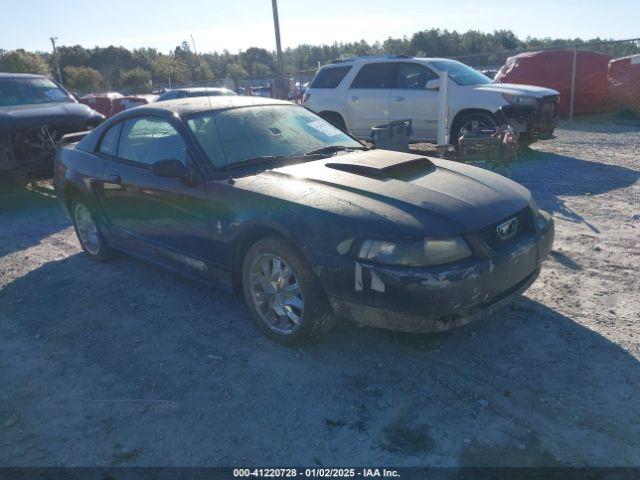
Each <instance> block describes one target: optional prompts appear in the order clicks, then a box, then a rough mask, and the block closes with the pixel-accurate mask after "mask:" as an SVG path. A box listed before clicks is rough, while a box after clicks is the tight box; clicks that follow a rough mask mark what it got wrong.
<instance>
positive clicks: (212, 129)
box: [187, 105, 363, 167]
mask: <svg viewBox="0 0 640 480" xmlns="http://www.w3.org/2000/svg"><path fill="white" fill-rule="evenodd" d="M187 124H188V125H189V128H190V129H191V131H192V132H193V134H194V135H195V137H196V139H197V140H198V143H199V144H200V146H201V147H202V149H203V150H204V151H205V153H206V154H207V157H208V158H209V160H210V161H211V163H212V164H213V165H214V166H215V167H224V166H227V165H231V164H238V163H241V162H244V161H246V160H250V159H255V158H256V157H294V156H299V155H305V154H307V153H309V152H311V151H313V150H318V149H320V148H324V147H334V146H342V147H347V148H363V146H362V144H360V143H359V142H357V141H355V140H354V139H352V138H351V137H349V136H348V135H347V134H345V133H344V132H342V131H341V130H339V129H337V128H336V127H334V126H333V125H331V124H330V123H328V122H327V121H326V120H323V119H322V118H320V117H318V116H317V115H315V114H313V113H311V112H309V111H308V110H306V109H304V108H302V107H298V106H294V105H291V106H289V105H268V106H251V107H241V108H233V109H229V110H222V111H216V112H204V113H200V114H197V115H194V116H192V117H190V118H189V119H188V120H187Z"/></svg>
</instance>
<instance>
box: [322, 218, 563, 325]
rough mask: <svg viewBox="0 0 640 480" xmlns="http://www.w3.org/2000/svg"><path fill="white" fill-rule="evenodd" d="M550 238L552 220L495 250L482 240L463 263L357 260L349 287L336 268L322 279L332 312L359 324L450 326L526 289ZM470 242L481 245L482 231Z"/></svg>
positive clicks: (548, 247) (467, 320) (489, 310)
mask: <svg viewBox="0 0 640 480" xmlns="http://www.w3.org/2000/svg"><path fill="white" fill-rule="evenodd" d="M471 237H474V238H471ZM553 237H554V225H553V219H550V220H549V221H548V223H547V224H546V226H545V228H544V229H543V230H538V229H536V230H535V232H534V233H532V234H531V235H527V236H523V237H521V238H519V239H517V241H514V242H512V243H510V244H509V245H508V246H501V247H500V248H499V251H497V250H495V249H492V248H491V247H490V246H488V245H486V244H484V245H485V247H487V248H486V249H485V252H486V255H474V257H473V258H470V259H468V260H466V261H463V262H457V263H455V264H450V265H441V266H438V267H424V268H409V267H389V266H379V265H372V264H366V263H362V262H360V263H358V262H356V265H355V266H352V267H351V269H350V272H352V273H351V275H355V276H356V277H357V276H358V275H360V276H361V277H360V278H359V279H358V278H356V283H355V288H354V282H353V278H354V277H353V276H351V281H350V282H349V283H350V285H349V286H347V285H346V282H347V281H345V279H344V274H342V275H340V274H339V272H338V269H337V268H325V269H323V271H322V272H321V279H322V281H323V284H324V285H325V288H326V289H327V293H328V295H329V300H330V303H331V306H332V307H333V310H334V312H335V313H337V314H338V315H340V316H347V317H349V318H351V319H353V320H355V321H356V322H358V323H360V324H363V325H368V326H373V327H380V328H387V329H391V330H398V331H406V332H434V331H443V330H449V329H451V328H454V327H458V326H461V325H465V324H467V323H470V322H471V321H473V320H475V319H477V318H480V317H482V316H486V315H488V314H490V313H492V312H494V311H495V310H497V309H498V308H500V307H502V306H503V305H505V304H506V303H508V302H509V301H510V300H511V299H512V298H513V297H515V296H517V295H519V294H521V293H522V292H524V291H525V290H526V289H527V288H529V286H530V285H531V284H532V283H533V282H534V281H535V280H536V278H537V276H538V273H539V272H540V265H541V263H542V261H543V260H544V259H545V258H546V256H547V255H548V253H549V251H550V250H551V247H552V244H553ZM469 241H470V243H475V244H476V245H478V244H483V241H482V238H481V234H479V235H474V236H470V237H469ZM481 248H482V247H481ZM474 250H475V248H474ZM344 260H346V259H344ZM351 261H353V259H351ZM335 266H337V265H334V267H335ZM358 282H359V283H358ZM359 286H361V288H360V289H359ZM336 287H337V288H336Z"/></svg>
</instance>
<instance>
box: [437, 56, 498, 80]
mask: <svg viewBox="0 0 640 480" xmlns="http://www.w3.org/2000/svg"><path fill="white" fill-rule="evenodd" d="M431 65H433V66H434V67H436V68H437V69H438V70H440V71H443V72H447V73H448V74H449V77H450V78H451V80H453V81H454V82H456V83H457V84H458V85H462V86H469V85H486V84H488V83H493V80H491V79H490V78H489V77H487V76H485V75H483V74H481V73H480V72H479V71H477V70H475V69H473V68H471V67H468V66H467V65H465V64H464V63H460V62H456V61H455V60H435V61H432V62H431Z"/></svg>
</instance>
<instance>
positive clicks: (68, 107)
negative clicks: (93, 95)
mask: <svg viewBox="0 0 640 480" xmlns="http://www.w3.org/2000/svg"><path fill="white" fill-rule="evenodd" d="M103 120H104V117H103V116H102V115H100V114H99V113H98V112H96V111H94V110H92V109H91V108H89V107H88V106H86V105H82V104H80V103H78V102H77V101H76V100H75V99H74V98H73V97H72V96H71V95H70V94H69V93H68V92H67V91H66V90H64V89H63V88H62V87H60V86H59V85H58V84H56V83H55V82H54V81H52V80H50V79H48V78H46V77H43V76H41V75H26V74H11V73H0V175H9V174H11V175H15V176H23V175H27V174H28V173H31V172H33V171H35V170H39V169H45V168H51V164H52V162H53V157H54V155H55V151H56V148H57V147H58V141H59V140H60V138H61V137H62V135H65V134H68V133H74V132H79V131H84V130H88V129H91V128H93V127H95V126H96V125H98V124H100V122H102V121H103Z"/></svg>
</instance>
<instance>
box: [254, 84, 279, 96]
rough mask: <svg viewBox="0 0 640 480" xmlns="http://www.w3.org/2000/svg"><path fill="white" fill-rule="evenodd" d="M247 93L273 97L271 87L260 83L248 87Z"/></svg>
mask: <svg viewBox="0 0 640 480" xmlns="http://www.w3.org/2000/svg"><path fill="white" fill-rule="evenodd" d="M249 95H251V96H252V97H267V98H270V97H273V92H272V91H271V87H270V86H266V87H265V86H262V85H258V86H255V87H250V88H249Z"/></svg>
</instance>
